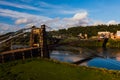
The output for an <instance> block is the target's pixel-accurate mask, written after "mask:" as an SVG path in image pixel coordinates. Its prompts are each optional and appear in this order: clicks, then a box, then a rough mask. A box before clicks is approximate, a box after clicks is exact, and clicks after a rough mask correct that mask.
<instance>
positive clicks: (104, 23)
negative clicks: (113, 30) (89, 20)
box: [92, 20, 119, 26]
mask: <svg viewBox="0 0 120 80" xmlns="http://www.w3.org/2000/svg"><path fill="white" fill-rule="evenodd" d="M102 24H103V25H116V24H119V22H117V21H115V20H110V21H108V22H103V21H94V22H93V24H92V25H95V26H96V25H102Z"/></svg>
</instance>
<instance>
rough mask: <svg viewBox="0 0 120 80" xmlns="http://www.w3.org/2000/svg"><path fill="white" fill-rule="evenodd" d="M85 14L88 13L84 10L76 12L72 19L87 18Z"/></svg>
mask: <svg viewBox="0 0 120 80" xmlns="http://www.w3.org/2000/svg"><path fill="white" fill-rule="evenodd" d="M87 15H88V13H87V12H86V11H85V12H81V13H76V14H75V15H74V16H73V19H75V20H82V19H85V18H87Z"/></svg>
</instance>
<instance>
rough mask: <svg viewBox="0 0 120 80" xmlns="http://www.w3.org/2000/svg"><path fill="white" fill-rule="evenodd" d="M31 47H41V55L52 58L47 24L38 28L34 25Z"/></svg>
mask: <svg viewBox="0 0 120 80" xmlns="http://www.w3.org/2000/svg"><path fill="white" fill-rule="evenodd" d="M30 47H39V49H40V56H41V57H43V58H50V56H49V50H48V45H47V35H46V29H45V25H41V28H36V27H35V26H33V27H32V30H31V34H30Z"/></svg>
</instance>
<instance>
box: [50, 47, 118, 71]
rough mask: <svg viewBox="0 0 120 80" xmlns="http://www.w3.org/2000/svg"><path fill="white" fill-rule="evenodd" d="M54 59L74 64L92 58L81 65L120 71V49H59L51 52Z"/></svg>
mask: <svg viewBox="0 0 120 80" xmlns="http://www.w3.org/2000/svg"><path fill="white" fill-rule="evenodd" d="M50 56H51V58H52V59H56V60H59V61H61V62H69V63H73V62H76V61H80V60H84V59H86V58H89V57H91V59H90V60H88V61H83V62H81V63H80V64H79V65H80V66H81V65H82V66H90V67H98V68H106V69H109V70H120V49H117V48H115V49H111V48H107V49H105V50H104V49H102V48H81V47H71V46H61V47H57V48H56V49H55V50H53V51H51V53H50Z"/></svg>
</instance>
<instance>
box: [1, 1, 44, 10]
mask: <svg viewBox="0 0 120 80" xmlns="http://www.w3.org/2000/svg"><path fill="white" fill-rule="evenodd" d="M0 4H1V5H7V6H11V7H16V8H22V9H29V10H37V11H41V10H43V9H41V8H37V7H33V6H29V5H23V4H16V3H11V2H6V1H0Z"/></svg>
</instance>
